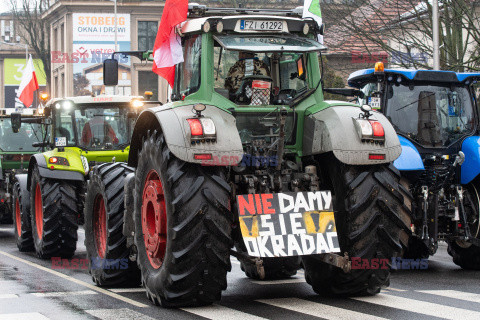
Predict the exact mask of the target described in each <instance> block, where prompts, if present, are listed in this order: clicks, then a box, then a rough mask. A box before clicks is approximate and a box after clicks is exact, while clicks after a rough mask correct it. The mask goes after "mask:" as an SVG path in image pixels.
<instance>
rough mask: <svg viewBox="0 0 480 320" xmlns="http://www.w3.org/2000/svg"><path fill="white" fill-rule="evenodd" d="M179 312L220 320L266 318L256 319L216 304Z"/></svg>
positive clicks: (250, 315) (251, 315)
mask: <svg viewBox="0 0 480 320" xmlns="http://www.w3.org/2000/svg"><path fill="white" fill-rule="evenodd" d="M181 310H183V311H186V312H189V313H193V314H196V315H197V316H201V317H204V318H207V319H222V320H237V319H242V320H265V319H266V318H262V317H257V316H255V315H253V314H249V313H245V312H242V311H238V310H235V309H230V308H227V307H224V306H220V305H218V304H214V305H211V306H206V307H199V308H181Z"/></svg>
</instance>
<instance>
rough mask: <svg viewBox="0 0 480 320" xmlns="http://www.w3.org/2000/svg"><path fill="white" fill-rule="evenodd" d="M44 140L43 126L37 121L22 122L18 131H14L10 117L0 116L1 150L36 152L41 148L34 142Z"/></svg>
mask: <svg viewBox="0 0 480 320" xmlns="http://www.w3.org/2000/svg"><path fill="white" fill-rule="evenodd" d="M41 141H42V126H41V125H40V124H37V123H22V126H21V127H20V130H19V131H18V133H14V132H13V131H12V124H11V120H10V117H8V118H0V150H2V151H8V152H12V151H23V152H35V151H38V150H40V149H39V148H34V147H32V143H34V142H41Z"/></svg>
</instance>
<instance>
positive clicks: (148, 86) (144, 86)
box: [138, 71, 158, 100]
mask: <svg viewBox="0 0 480 320" xmlns="http://www.w3.org/2000/svg"><path fill="white" fill-rule="evenodd" d="M138 79H139V81H138V95H140V96H143V94H144V93H145V91H152V93H153V96H152V98H151V100H158V75H157V74H156V73H153V72H152V71H138ZM140 79H141V80H140Z"/></svg>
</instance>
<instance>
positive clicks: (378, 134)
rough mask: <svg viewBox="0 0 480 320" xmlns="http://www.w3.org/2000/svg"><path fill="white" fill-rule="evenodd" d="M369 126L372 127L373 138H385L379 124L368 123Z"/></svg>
mask: <svg viewBox="0 0 480 320" xmlns="http://www.w3.org/2000/svg"><path fill="white" fill-rule="evenodd" d="M370 124H371V125H372V129H373V136H374V137H384V136H385V131H384V130H383V126H382V124H381V123H380V122H378V121H370Z"/></svg>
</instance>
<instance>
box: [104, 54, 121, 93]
mask: <svg viewBox="0 0 480 320" xmlns="http://www.w3.org/2000/svg"><path fill="white" fill-rule="evenodd" d="M103 84H104V85H106V86H116V85H117V84H118V61H117V60H116V59H106V60H105V61H103Z"/></svg>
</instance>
